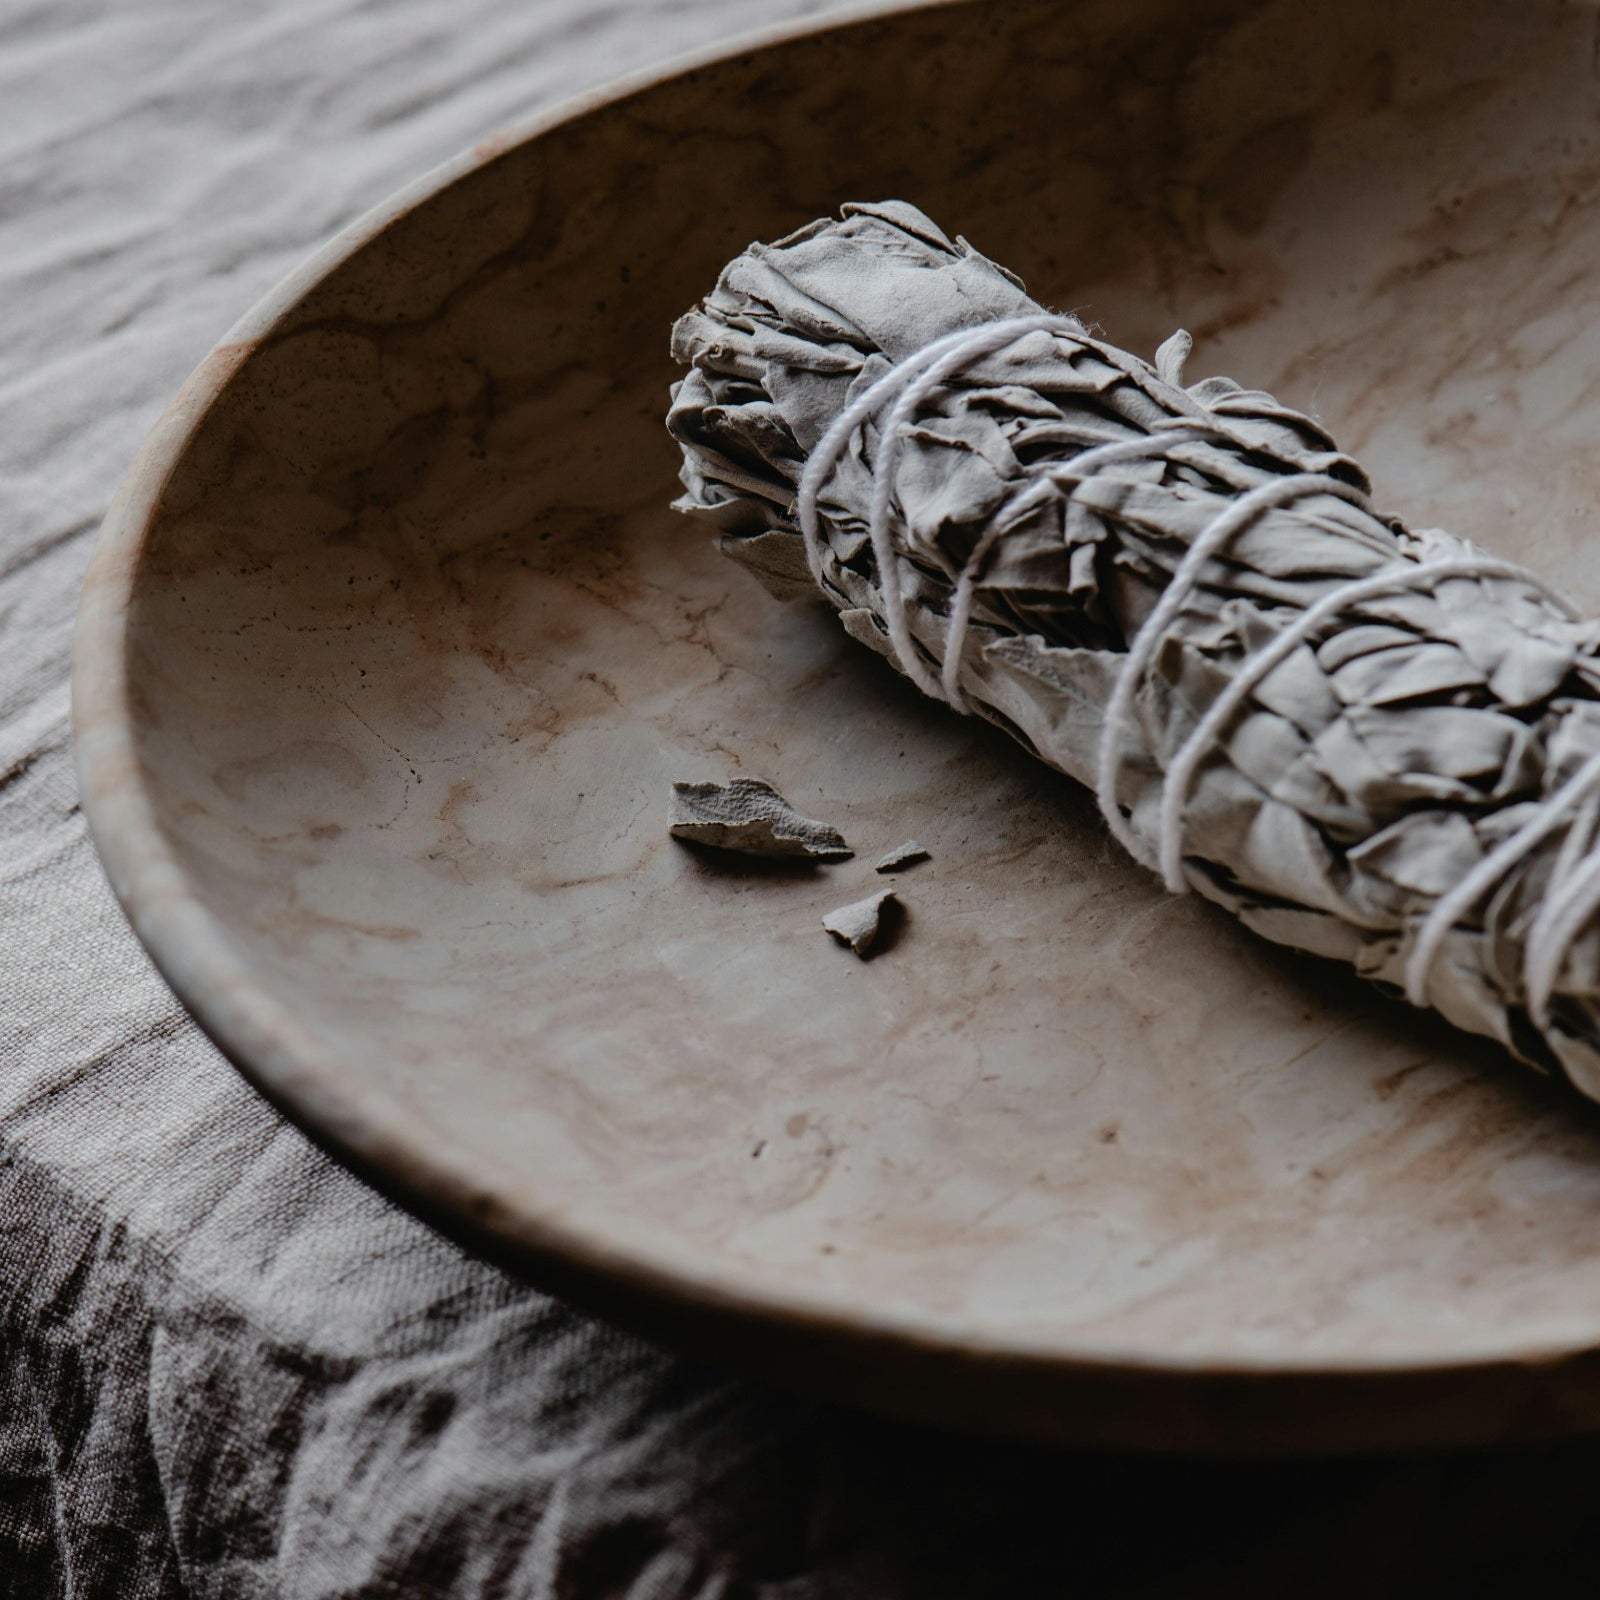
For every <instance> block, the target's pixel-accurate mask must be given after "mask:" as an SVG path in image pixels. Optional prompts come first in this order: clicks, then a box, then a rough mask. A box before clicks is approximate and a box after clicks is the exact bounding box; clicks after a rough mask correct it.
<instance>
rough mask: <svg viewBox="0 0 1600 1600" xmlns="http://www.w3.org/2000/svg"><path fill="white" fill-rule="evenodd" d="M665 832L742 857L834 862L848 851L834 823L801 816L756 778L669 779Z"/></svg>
mask: <svg viewBox="0 0 1600 1600" xmlns="http://www.w3.org/2000/svg"><path fill="white" fill-rule="evenodd" d="M667 831H668V832H669V833H670V834H671V835H672V836H673V838H675V839H688V840H691V841H693V842H694V843H695V844H703V845H711V846H713V847H715V848H716V849H718V850H733V851H737V852H738V853H739V854H741V855H747V856H776V857H796V856H800V857H806V856H809V857H810V858H812V859H813V860H816V861H839V860H842V859H844V858H845V857H846V856H849V855H852V854H854V852H853V851H852V850H851V848H850V846H849V845H848V844H846V843H845V840H844V835H843V834H842V833H840V832H839V830H838V829H837V828H835V827H831V826H830V825H829V824H828V823H826V822H818V821H817V820H816V819H815V818H814V817H804V816H801V814H800V813H799V812H798V811H796V810H795V808H794V807H793V806H792V805H790V804H789V802H788V801H787V800H785V799H784V798H783V796H782V795H781V794H779V793H778V791H777V790H776V789H774V788H773V787H772V785H771V784H770V783H763V782H762V781H761V779H759V778H735V779H734V780H733V781H732V782H731V783H674V784H673V786H672V814H671V816H670V817H669V818H668V822H667Z"/></svg>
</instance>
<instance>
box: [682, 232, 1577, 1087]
mask: <svg viewBox="0 0 1600 1600" xmlns="http://www.w3.org/2000/svg"><path fill="white" fill-rule="evenodd" d="M1188 345H1189V340H1188V336H1187V335H1186V334H1184V333H1182V332H1180V333H1178V334H1175V335H1174V336H1173V337H1172V338H1171V339H1169V340H1168V341H1167V342H1166V344H1164V345H1163V346H1162V348H1161V350H1160V351H1158V352H1157V354H1156V358H1155V362H1154V364H1153V365H1151V364H1149V363H1147V362H1145V361H1143V360H1141V359H1139V358H1138V357H1136V356H1133V355H1130V354H1128V353H1127V352H1125V351H1122V350H1118V349H1117V348H1115V347H1114V346H1112V345H1110V344H1107V343H1106V342H1104V341H1103V340H1101V339H1099V338H1097V337H1095V336H1094V335H1093V334H1092V333H1091V332H1090V330H1088V329H1087V328H1085V327H1084V326H1083V325H1082V324H1080V323H1079V322H1077V321H1076V320H1075V319H1073V318H1071V317H1067V316H1062V315H1058V314H1054V313H1050V312H1048V311H1046V310H1045V309H1044V308H1043V307H1041V306H1039V305H1038V304H1037V303H1035V302H1034V301H1033V300H1031V299H1029V298H1028V296H1027V294H1026V293H1025V292H1024V291H1023V288H1022V286H1021V284H1020V283H1019V282H1018V280H1017V279H1016V278H1015V277H1013V276H1012V275H1011V274H1010V273H1008V272H1006V271H1005V270H1004V269H1003V268H1001V267H999V266H997V265H995V264H994V263H993V262H991V261H988V260H986V259H985V258H984V257H983V256H981V255H979V254H978V253H977V252H976V251H975V250H973V249H972V248H971V247H970V246H969V245H968V244H967V243H966V242H965V241H964V240H962V239H959V238H958V239H956V240H951V239H949V238H947V237H946V236H945V235H944V234H943V233H942V232H941V231H940V230H939V229H938V228H937V227H935V226H934V225H933V223H932V222H930V221H929V220H928V218H927V217H925V216H924V215H923V214H922V213H921V212H919V211H917V210H916V209H915V208H914V207H912V206H909V205H907V204H905V203H903V202H899V201H889V202H885V203H883V204H878V205H849V206H846V207H844V209H843V211H842V214H841V217H840V219H839V220H837V221H835V220H831V219H825V220H822V221H819V222H814V223H812V224H811V225H810V226H809V227H806V228H803V229H801V230H800V231H799V232H797V233H794V234H791V235H790V236H789V237H788V238H785V239H782V240H780V241H778V242H777V243H775V244H771V245H759V244H758V245H752V246H751V247H750V248H749V249H748V250H747V251H746V252H745V253H744V254H743V255H741V256H739V257H738V259H736V260H735V261H733V262H731V263H730V264H729V265H728V266H727V267H726V268H725V269H724V271H723V273H722V275H721V278H720V279H719V281H718V283H717V286H716V288H715V289H714V290H713V292H712V293H711V294H710V295H708V296H707V298H706V300H705V301H704V303H703V305H701V306H700V307H699V308H697V309H696V310H693V311H691V312H689V313H688V314H687V315H686V316H684V317H683V318H682V319H681V320H680V321H679V322H678V324H677V326H676V327H675V328H674V330H673V353H674V355H675V356H676V357H677V359H678V360H679V361H680V362H682V363H684V364H685V365H686V366H687V367H688V368H689V371H688V373H687V375H686V376H685V377H684V378H683V379H682V380H681V381H679V382H678V383H677V384H675V385H674V387H673V397H672V407H671V412H670V415H669V418H668V426H669V427H670V428H671V430H672V433H673V435H674V437H675V438H676V439H677V440H678V442H679V443H680V444H681V446H682V449H683V469H682V474H681V476H682V481H683V484H684V488H685V492H684V494H683V495H682V496H681V497H680V498H679V499H678V501H676V502H675V503H676V505H677V506H678V507H679V508H680V509H683V510H688V511H694V512H699V513H702V514H704V515H705V516H707V517H709V518H710V519H711V520H712V521H713V522H715V523H716V525H717V526H718V528H719V529H720V530H721V535H722V546H723V548H724V549H725V550H726V551H727V552H728V553H729V554H730V555H732V556H734V557H736V558H738V559H739V560H741V561H743V562H745V563H746V564H747V565H748V566H750V567H751V568H752V569H753V570H754V572H755V573H756V574H757V575H758V576H759V577H761V578H762V579H763V580H764V581H765V582H766V583H767V585H768V587H769V588H771V589H772V590H773V591H774V592H775V593H777V594H779V595H780V596H784V597H792V596H795V595H798V594H802V593H813V594H815V593H816V592H818V591H819V590H820V592H821V593H822V594H823V595H825V596H826V598H827V599H828V600H829V601H830V602H831V603H832V604H833V605H834V606H835V607H836V608H837V610H838V611H839V613H840V615H841V620H842V622H843V625H844V627H845V629H846V630H847V631H848V632H849V633H850V634H851V636H852V637H853V638H855V639H857V640H859V641H861V642H862V643H865V644H868V645H871V646H872V647H873V648H875V649H877V650H879V651H880V652H882V653H883V654H884V655H886V656H888V657H889V659H890V660H891V661H893V662H894V663H895V664H896V665H897V666H898V667H899V668H900V669H901V670H902V671H903V672H905V673H906V674H907V675H908V676H910V677H911V678H912V679H913V681H915V682H916V683H917V684H919V685H920V686H921V687H922V688H923V689H924V690H926V691H927V692H928V693H929V694H932V695H935V696H937V697H939V698H941V699H944V700H946V701H948V702H949V703H950V704H951V705H952V706H954V707H955V708H956V709H957V710H960V711H967V712H971V713H975V714H977V715H979V716H983V717H986V718H988V719H989V720H990V721H992V722H995V723H997V724H999V725H1000V726H1001V727H1003V728H1005V729H1007V730H1008V731H1009V732H1010V733H1012V734H1013V735H1014V736H1015V737H1016V738H1018V739H1019V740H1021V741H1022V743H1023V744H1025V745H1026V746H1027V747H1028V748H1029V749H1031V750H1033V751H1034V752H1035V753H1037V754H1038V755H1039V756H1040V757H1041V758H1042V759H1043V760H1044V761H1046V762H1048V763H1049V764H1050V765H1051V766H1053V767H1056V768H1059V769H1060V770H1061V771H1062V772H1065V773H1068V774H1070V775H1071V776H1072V777H1074V778H1076V779H1078V780H1080V781H1082V782H1084V783H1087V784H1090V785H1092V786H1093V787H1094V788H1095V790H1096V792H1097V793H1098V795H1099V798H1100V803H1101V809H1102V811H1103V812H1104V813H1105V816H1106V819H1107V822H1108V824H1109V825H1110V827H1111V828H1112V831H1113V832H1114V833H1115V834H1116V836H1117V837H1118V838H1119V839H1120V840H1121V841H1122V842H1123V843H1124V844H1125V845H1126V846H1127V848H1128V849H1129V850H1130V851H1131V852H1132V853H1133V854H1134V855H1135V856H1136V857H1137V858H1138V859H1139V860H1141V861H1143V862H1145V863H1146V864H1147V865H1150V866H1151V867H1153V868H1155V869H1156V870H1158V871H1160V872H1161V873H1162V874H1163V876H1164V877H1165V879H1166V881H1167V884H1168V886H1169V888H1171V889H1173V890H1174V891H1176V892H1183V891H1184V890H1186V889H1189V888H1193V889H1195V890H1198V891H1199V892H1200V893H1202V894H1204V895H1206V896H1208V897H1209V898H1210V899H1212V900H1215V901H1217V902H1219V903H1221V904H1222V905H1224V906H1226V907H1228V908H1229V909H1230V910H1231V911H1233V912H1234V913H1235V914H1236V915H1238V916H1239V917H1240V918H1241V919H1242V920H1243V921H1244V922H1245V923H1247V924H1248V925H1249V926H1250V927H1251V928H1253V929H1255V930H1256V931H1257V932H1259V933H1261V934H1263V935H1265V936H1266V937H1267V938H1270V939H1273V940H1276V941H1278V942H1279V943H1282V944H1287V945H1293V946H1297V947H1299V948H1301V949H1305V950H1309V951H1312V952H1315V953H1316V954H1318V955H1322V956H1328V957H1334V958H1337V959H1339V960H1343V961H1347V962H1349V963H1350V964H1351V965H1353V966H1354V967H1355V968H1356V969H1357V970H1358V971H1359V972H1361V973H1363V974H1365V975H1366V976H1368V977H1370V978H1373V979H1376V980H1378V981H1380V982H1384V983H1388V984H1392V985H1394V986H1396V987H1398V988H1401V989H1403V990H1405V992H1406V993H1408V994H1409V995H1410V997H1411V999H1412V1000H1413V1001H1414V1002H1415V1003H1417V1004H1419V1005H1421V1004H1431V1005H1433V1006H1435V1007H1437V1008H1438V1010H1439V1011H1441V1012H1442V1013H1443V1014H1444V1015H1445V1016H1447V1017H1448V1018H1449V1019H1450V1020H1451V1021H1452V1022H1454V1023H1456V1024H1457V1025H1458V1026H1460V1027H1463V1028H1466V1029H1470V1030H1471V1031H1473V1032H1475V1033H1481V1034H1487V1035H1490V1036H1492V1037H1494V1038H1496V1039H1498V1040H1500V1041H1501V1042H1502V1043H1503V1044H1505V1045H1506V1046H1507V1047H1508V1048H1509V1049H1510V1050H1512V1051H1513V1052H1514V1053H1515V1054H1516V1055H1518V1056H1519V1057H1520V1058H1522V1059H1523V1060H1525V1061H1527V1062H1529V1063H1531V1064H1533V1065H1534V1066H1537V1067H1540V1068H1543V1069H1546V1070H1552V1069H1555V1070H1561V1071H1563V1072H1564V1073H1565V1074H1566V1076H1567V1077H1568V1078H1570V1079H1571V1081H1572V1082H1573V1083H1574V1084H1575V1085H1576V1086H1577V1087H1578V1088H1579V1089H1581V1090H1582V1091H1583V1092H1585V1093H1586V1094H1588V1095H1590V1096H1591V1097H1594V1098H1600V929H1597V927H1596V912H1597V909H1600V839H1597V837H1596V834H1597V824H1600V657H1597V641H1600V628H1597V627H1596V625H1595V624H1593V623H1588V622H1584V621H1583V620H1581V619H1579V618H1577V617H1575V616H1574V615H1573V614H1572V613H1571V611H1570V609H1569V608H1568V607H1567V606H1566V605H1565V604H1564V603H1563V602H1562V601H1561V600H1560V598H1559V597H1557V596H1555V595H1554V594H1552V593H1551V592H1550V591H1549V590H1548V589H1547V588H1546V587H1545V586H1544V585H1543V584H1542V583H1541V582H1540V581H1539V579H1538V578H1536V577H1535V576H1534V575H1533V574H1531V573H1529V572H1527V571H1526V570H1525V569H1522V568H1519V567H1517V566H1515V565H1513V564H1511V563H1509V562H1505V561H1501V560H1498V559H1496V558H1494V557H1491V556H1490V555H1488V554H1487V553H1485V552H1484V551H1481V550H1479V549H1477V548H1475V547H1474V546H1472V545H1471V544H1469V543H1468V542H1466V541H1465V540H1462V539H1459V538H1455V537H1453V536H1452V535H1450V534H1447V533H1444V532H1440V531H1437V530H1433V529H1422V530H1411V529H1408V528H1406V527H1404V526H1403V525H1402V524H1401V523H1400V522H1398V521H1397V520H1396V519H1395V518H1393V517H1386V516H1382V515H1380V514H1379V513H1377V512H1376V511H1374V510H1373V509H1372V507H1371V505H1370V503H1369V499H1368V491H1369V487H1370V486H1369V484H1368V482H1367V479H1366V477H1365V475H1364V474H1363V472H1362V470H1361V468H1360V467H1359V466H1358V465H1357V464H1356V463H1355V462H1354V461H1352V460H1351V459H1350V458H1349V457H1348V456H1345V455H1342V454H1341V453H1340V452H1339V451H1338V449H1337V447H1336V446H1335V444H1334V442H1333V441H1332V439H1330V438H1329V437H1328V435H1327V434H1326V433H1325V432H1324V430H1323V429H1322V428H1321V427H1320V426H1319V425H1318V424H1317V423H1315V422H1313V421H1312V420H1310V419H1309V418H1307V417H1305V416H1302V415H1300V414H1299V413H1297V412H1295V411H1292V410H1290V409H1289V408H1288V407H1286V406H1284V405H1282V404H1280V403H1279V402H1278V401H1276V400H1275V399H1273V397H1272V396H1271V395H1268V394H1265V393H1263V392H1260V391H1255V390H1246V389H1242V388H1240V387H1239V386H1238V385H1237V384H1235V383H1233V382H1232V381H1231V380H1229V379H1226V378H1208V379H1205V380H1203V381H1202V382H1199V383H1195V384H1190V385H1187V386H1185V384H1184V381H1183V377H1182V366H1183V361H1184V357H1185V355H1186V354H1187V350H1188Z"/></svg>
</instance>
